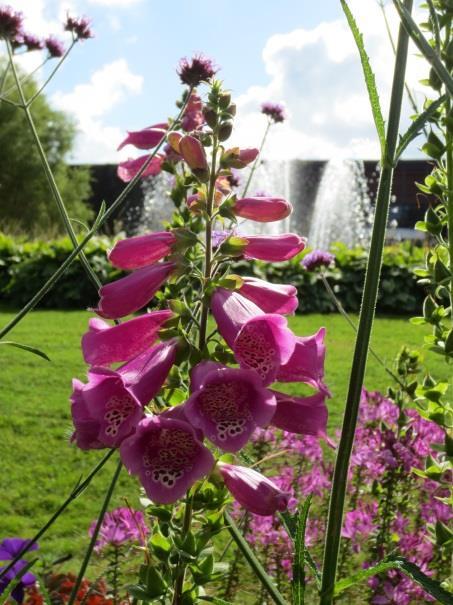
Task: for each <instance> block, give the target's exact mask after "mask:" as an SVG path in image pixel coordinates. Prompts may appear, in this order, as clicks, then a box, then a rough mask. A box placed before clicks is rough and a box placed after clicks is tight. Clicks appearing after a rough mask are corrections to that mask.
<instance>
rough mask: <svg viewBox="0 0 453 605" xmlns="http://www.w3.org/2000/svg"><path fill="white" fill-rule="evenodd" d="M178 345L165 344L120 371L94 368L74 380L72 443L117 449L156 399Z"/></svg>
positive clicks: (154, 348)
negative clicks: (85, 379) (73, 429)
mask: <svg viewBox="0 0 453 605" xmlns="http://www.w3.org/2000/svg"><path fill="white" fill-rule="evenodd" d="M176 345H177V342H176V341H167V342H163V343H161V344H159V345H157V346H156V347H153V348H152V349H149V350H148V351H145V352H144V353H142V354H140V355H138V356H137V357H135V358H134V359H132V360H131V361H130V362H128V363H126V364H125V365H123V366H121V367H120V368H118V370H109V369H107V368H101V367H97V368H91V369H90V370H89V371H88V383H87V384H83V383H82V382H81V381H80V380H77V379H74V380H73V383H72V384H73V393H72V396H71V402H72V406H71V413H72V419H73V422H74V427H75V431H74V434H73V436H72V441H76V443H77V445H78V447H79V448H80V449H82V450H89V449H99V448H103V447H118V446H119V445H120V444H121V442H122V441H123V439H124V438H125V437H127V436H129V435H130V434H131V433H133V432H134V430H135V428H136V426H137V424H138V422H139V421H140V419H141V418H142V417H143V414H144V412H143V406H145V405H147V404H148V403H149V402H150V400H151V399H152V398H153V397H155V395H157V393H158V392H159V390H160V388H161V387H162V385H163V383H164V382H165V380H166V378H167V376H168V372H169V371H170V369H171V367H172V365H173V364H174V361H175V356H176Z"/></svg>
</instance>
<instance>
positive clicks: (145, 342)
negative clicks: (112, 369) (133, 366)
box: [82, 309, 173, 366]
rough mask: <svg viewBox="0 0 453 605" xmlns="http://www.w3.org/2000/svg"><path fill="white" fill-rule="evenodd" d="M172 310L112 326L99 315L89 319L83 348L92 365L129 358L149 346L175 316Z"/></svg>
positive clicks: (108, 363) (155, 312) (142, 316)
mask: <svg viewBox="0 0 453 605" xmlns="http://www.w3.org/2000/svg"><path fill="white" fill-rule="evenodd" d="M172 315H173V313H172V312H171V311H170V310H167V309H165V310H163V311H152V312H151V313H145V314H144V315H140V316H139V317H134V319H130V320H129V321H125V322H124V323H121V324H118V325H117V326H111V325H109V324H108V323H106V322H105V321H103V320H102V319H99V318H98V317H93V318H91V319H90V321H89V322H88V332H86V333H85V334H84V335H83V336H82V351H83V357H84V359H85V361H86V363H88V364H90V365H97V366H101V365H110V364H112V363H117V362H121V361H128V360H129V359H131V358H132V357H135V356H136V355H138V354H139V353H142V352H143V351H145V349H147V348H148V347H150V346H151V345H152V344H153V343H154V341H155V340H156V338H157V334H158V332H159V330H160V329H161V328H162V326H163V324H164V323H165V322H166V321H168V320H169V319H170V317H172Z"/></svg>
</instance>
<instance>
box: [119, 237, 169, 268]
mask: <svg viewBox="0 0 453 605" xmlns="http://www.w3.org/2000/svg"><path fill="white" fill-rule="evenodd" d="M175 243H176V236H175V235H174V234H173V233H172V232H171V231H156V232H154V233H148V234H147V235H138V236H136V237H128V238H126V239H122V240H120V241H118V242H116V244H115V245H114V246H113V248H112V250H111V251H110V252H109V255H108V258H109V261H110V262H111V263H112V265H114V266H115V267H118V268H119V269H126V270H131V269H140V268H141V267H146V266H147V265H151V264H153V263H155V262H157V261H159V260H161V259H163V258H164V257H165V256H168V255H169V254H171V252H172V246H173V245H174V244H175Z"/></svg>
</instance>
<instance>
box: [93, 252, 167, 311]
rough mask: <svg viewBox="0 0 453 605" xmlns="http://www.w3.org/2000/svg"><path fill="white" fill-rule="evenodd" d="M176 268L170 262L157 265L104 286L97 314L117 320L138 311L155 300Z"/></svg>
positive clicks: (144, 268) (100, 291)
mask: <svg viewBox="0 0 453 605" xmlns="http://www.w3.org/2000/svg"><path fill="white" fill-rule="evenodd" d="M175 267H176V265H175V263H173V262H169V261H168V262H164V263H156V264H154V265H150V266H149V267H143V268H142V269H137V270H136V271H133V272H132V273H131V274H130V275H127V276H126V277H122V278H121V279H117V280H116V281H114V282H111V283H110V284H106V285H105V286H102V287H101V288H100V289H99V296H100V300H99V305H98V308H97V309H95V311H96V313H98V314H99V315H101V317H106V318H109V319H117V318H118V317H125V316H126V315H129V314H130V313H134V312H135V311H138V310H139V309H141V308H142V307H144V306H145V305H146V304H147V303H148V302H149V301H150V300H151V299H152V298H153V296H154V294H155V293H156V292H157V290H158V289H159V288H160V287H161V285H162V284H163V283H164V281H165V280H166V279H168V277H169V276H170V274H171V272H172V271H174V269H175Z"/></svg>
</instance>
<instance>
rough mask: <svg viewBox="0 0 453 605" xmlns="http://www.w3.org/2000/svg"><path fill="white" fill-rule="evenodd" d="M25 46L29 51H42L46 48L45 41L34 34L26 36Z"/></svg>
mask: <svg viewBox="0 0 453 605" xmlns="http://www.w3.org/2000/svg"><path fill="white" fill-rule="evenodd" d="M23 44H25V46H26V47H27V50H29V51H32V50H42V49H43V48H44V41H43V40H40V39H39V38H38V36H35V35H34V34H24V35H23Z"/></svg>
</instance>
